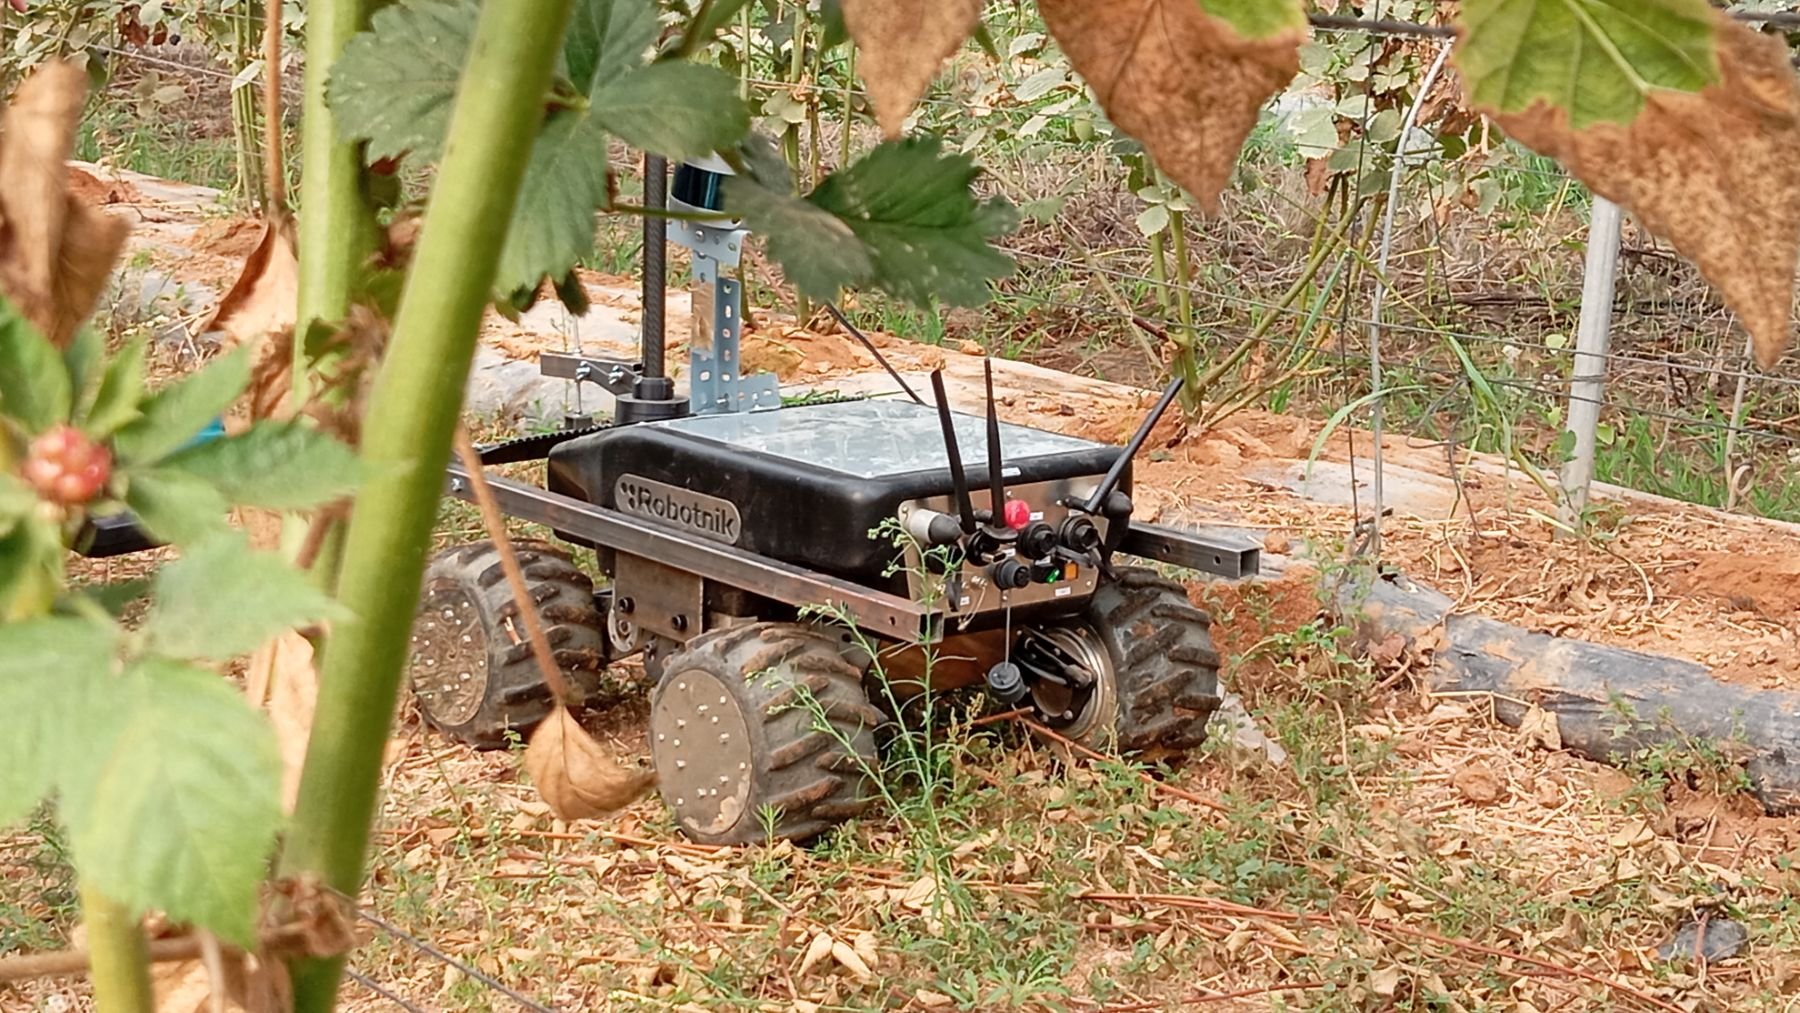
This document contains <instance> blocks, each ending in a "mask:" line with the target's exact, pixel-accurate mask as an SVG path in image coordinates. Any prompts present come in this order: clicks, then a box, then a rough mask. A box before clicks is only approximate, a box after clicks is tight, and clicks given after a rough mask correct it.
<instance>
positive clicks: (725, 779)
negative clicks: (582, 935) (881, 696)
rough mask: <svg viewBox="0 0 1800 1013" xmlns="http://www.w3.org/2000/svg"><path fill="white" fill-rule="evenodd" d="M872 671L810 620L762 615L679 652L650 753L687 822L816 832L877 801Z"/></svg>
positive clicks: (877, 716) (654, 699)
mask: <svg viewBox="0 0 1800 1013" xmlns="http://www.w3.org/2000/svg"><path fill="white" fill-rule="evenodd" d="M862 676H863V672H862V669H861V668H859V667H858V666H856V665H854V664H852V663H851V662H850V661H847V660H846V659H845V657H844V654H843V650H842V645H841V644H840V642H839V641H838V640H836V639H834V638H832V637H829V636H826V635H824V634H822V633H820V632H818V631H816V630H814V629H812V628H811V627H808V626H802V625H797V624H793V623H755V624H752V625H748V626H736V627H730V628H726V629H722V630H716V631H713V632H710V633H706V634H702V635H701V636H698V637H696V638H694V639H693V640H691V641H689V642H688V643H687V645H686V646H685V647H683V648H682V649H681V650H679V651H677V652H676V653H674V654H673V655H671V656H670V657H669V658H668V660H667V661H666V662H665V663H664V665H663V671H662V674H661V677H660V678H659V679H658V680H657V683H656V688H655V689H654V690H653V691H652V693H651V698H650V755H651V758H652V760H653V761H654V762H655V764H656V772H657V777H658V780H659V781H660V783H661V788H662V794H663V798H664V800H665V801H666V802H667V803H668V805H669V808H670V810H671V811H672V812H673V813H674V815H675V821H676V823H677V824H678V825H679V826H680V828H681V831H682V832H683V833H684V834H686V835H687V836H688V837H689V838H691V839H693V840H696V841H699V842H701V843H704V844H750V843H754V842H757V841H761V840H765V839H767V838H770V837H774V838H786V839H790V840H806V839H809V838H812V837H816V836H817V835H819V834H820V833H822V832H824V831H825V830H827V829H829V828H830V827H831V826H833V825H835V824H837V823H839V822H842V821H844V820H847V819H850V818H852V817H855V816H858V815H861V814H862V813H863V812H864V811H866V810H867V809H868V807H869V806H870V804H871V799H870V797H869V791H868V782H869V773H870V772H871V771H873V770H874V769H875V764H876V762H877V760H876V755H875V729H876V726H878V725H880V724H881V723H882V722H883V721H884V720H885V718H884V716H883V715H882V713H881V712H880V711H878V710H876V709H875V708H874V707H873V706H871V705H870V704H869V701H868V698H867V696H866V695H865V693H864V690H863V686H862Z"/></svg>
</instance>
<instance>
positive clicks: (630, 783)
mask: <svg viewBox="0 0 1800 1013" xmlns="http://www.w3.org/2000/svg"><path fill="white" fill-rule="evenodd" d="M525 771H526V773H528V774H530V775H531V782H532V783H533V784H535V785H537V789H538V793H539V794H540V795H542V796H543V799H544V801H545V802H547V803H549V805H550V810H551V811H552V812H554V813H556V816H557V818H558V819H564V820H584V819H592V818H594V817H597V816H604V815H606V814H607V813H611V812H617V811H618V810H620V809H623V808H625V807H626V806H628V805H630V804H631V803H633V802H635V801H637V800H638V799H640V798H642V797H643V795H644V793H645V792H647V791H649V790H650V787H651V786H652V785H653V784H655V783H656V775H655V774H653V773H651V772H650V771H648V770H638V769H635V768H631V767H626V766H623V765H621V764H620V763H619V762H618V761H617V760H615V759H613V757H612V756H611V755H610V754H608V753H607V752H606V750H605V749H603V748H601V746H600V743H598V742H595V741H594V738H593V736H591V735H589V734H588V733H587V730H586V729H584V728H582V727H581V724H580V722H578V721H576V720H575V716H574V715H573V714H570V713H569V710H568V708H566V707H558V708H557V709H556V711H555V713H553V714H551V715H550V716H549V717H548V718H545V719H544V723H543V724H541V725H539V726H538V727H537V730H536V731H534V732H532V733H531V742H530V744H529V745H527V746H526V747H525Z"/></svg>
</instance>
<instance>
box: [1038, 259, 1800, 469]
mask: <svg viewBox="0 0 1800 1013" xmlns="http://www.w3.org/2000/svg"><path fill="white" fill-rule="evenodd" d="M1009 252H1012V253H1013V255H1015V256H1027V257H1028V256H1031V254H1029V253H1023V252H1019V251H1009ZM1134 277H1135V276H1134ZM1144 280H1145V281H1150V280H1151V279H1148V278H1146V279H1144ZM1007 298H1009V299H1015V300H1019V301H1021V302H1028V303H1031V304H1033V305H1038V306H1049V307H1054V308H1057V309H1065V310H1069V311H1072V312H1077V313H1081V314H1083V315H1087V316H1104V317H1110V318H1113V319H1117V320H1119V321H1121V322H1124V323H1127V324H1129V323H1130V321H1131V320H1132V319H1134V318H1135V319H1139V320H1144V321H1147V322H1148V323H1151V324H1154V325H1156V326H1158V327H1162V328H1165V329H1167V328H1174V327H1182V326H1184V325H1183V324H1182V322H1181V321H1179V320H1171V319H1169V318H1167V317H1158V316H1152V315H1149V314H1145V313H1137V312H1130V313H1127V312H1123V311H1120V310H1118V309H1115V308H1113V307H1111V306H1108V305H1105V304H1103V303H1078V302H1070V301H1068V300H1063V299H1054V298H1050V297H1046V296H1038V295H1033V294H1031V293H1023V292H1014V293H1008V295H1007ZM1271 308H1272V309H1273V310H1275V311H1277V312H1284V313H1291V314H1293V315H1294V316H1297V317H1305V316H1306V315H1307V313H1306V311H1305V310H1298V309H1294V308H1292V307H1280V306H1271ZM1348 323H1349V324H1351V325H1356V326H1366V325H1367V324H1368V321H1367V320H1362V319H1359V318H1355V317H1352V318H1350V319H1349V321H1348ZM1390 326H1391V325H1390ZM1440 336H1445V335H1440ZM1447 336H1452V337H1454V335H1447ZM1263 342H1264V343H1265V344H1267V345H1268V346H1270V347H1273V348H1278V349H1282V350H1286V351H1299V350H1302V349H1307V348H1312V347H1313V345H1312V343H1311V342H1307V341H1302V340H1300V339H1297V338H1278V337H1273V336H1270V337H1265V338H1264V339H1263ZM1317 354H1319V355H1320V356H1322V357H1324V358H1326V359H1329V360H1332V361H1336V362H1339V363H1341V364H1344V365H1346V366H1365V367H1366V366H1367V365H1368V362H1369V359H1368V356H1366V355H1351V354H1348V353H1344V354H1339V353H1335V352H1332V351H1330V350H1329V349H1324V348H1320V349H1318V350H1317ZM1407 368H1408V369H1412V370H1417V371H1418V372H1421V373H1427V374H1430V375H1432V376H1439V377H1444V378H1446V379H1450V380H1454V381H1456V382H1458V383H1465V382H1467V380H1468V375H1467V374H1466V373H1464V372H1463V371H1462V370H1460V369H1452V368H1448V367H1444V366H1434V365H1429V364H1424V363H1418V362H1413V363H1409V364H1408V366H1407ZM1485 379H1486V381H1487V383H1488V384H1489V385H1490V386H1493V387H1498V388H1503V389H1507V390H1516V391H1520V392H1523V393H1528V394H1539V395H1544V396H1546V397H1554V398H1557V399H1559V400H1569V397H1568V392H1567V391H1565V390H1560V389H1557V388H1554V387H1548V386H1542V385H1539V384H1534V383H1530V382H1528V381H1525V380H1522V379H1518V378H1514V377H1493V376H1489V377H1486V378H1485ZM1576 400H1582V399H1581V398H1579V397H1578V398H1576ZM1589 400H1591V399H1589ZM1592 403H1595V404H1599V405H1601V406H1602V407H1609V408H1628V409H1629V410H1630V411H1632V412H1636V413H1638V414H1641V415H1645V416H1648V417H1650V418H1655V419H1659V420H1662V421H1666V422H1671V423H1675V424H1680V425H1689V426H1694V427H1696V428H1700V429H1711V430H1716V431H1718V432H1721V433H1729V432H1736V433H1737V434H1738V435H1740V436H1744V437H1748V438H1751V439H1760V440H1768V441H1772V442H1777V443H1785V444H1790V445H1793V446H1800V434H1796V433H1782V432H1774V431H1771V430H1767V429H1756V428H1751V427H1747V426H1733V425H1731V424H1729V423H1724V422H1719V421H1716V420H1713V419H1708V418H1703V417H1700V416H1697V415H1683V414H1680V413H1677V412H1670V411H1665V410H1663V409H1659V408H1652V407H1649V406H1643V405H1630V406H1626V405H1620V404H1617V403H1615V402H1609V401H1594V402H1592Z"/></svg>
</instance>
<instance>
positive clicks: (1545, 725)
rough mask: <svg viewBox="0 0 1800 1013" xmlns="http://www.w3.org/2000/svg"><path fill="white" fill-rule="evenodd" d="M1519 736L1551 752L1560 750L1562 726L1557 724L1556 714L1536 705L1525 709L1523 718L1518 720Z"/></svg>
mask: <svg viewBox="0 0 1800 1013" xmlns="http://www.w3.org/2000/svg"><path fill="white" fill-rule="evenodd" d="M1519 734H1521V735H1523V736H1525V738H1526V740H1528V741H1529V742H1531V743H1532V744H1533V745H1536V746H1542V747H1543V748H1545V749H1548V750H1550V751H1551V752H1555V751H1556V750H1558V749H1561V748H1562V726H1561V725H1559V724H1557V721H1556V714H1555V713H1554V712H1551V711H1547V710H1545V709H1543V708H1542V707H1539V706H1538V705H1537V704H1532V705H1531V706H1530V707H1528V708H1526V710H1525V716H1524V717H1523V718H1521V719H1520V720H1519Z"/></svg>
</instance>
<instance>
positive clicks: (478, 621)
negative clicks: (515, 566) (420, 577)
mask: <svg viewBox="0 0 1800 1013" xmlns="http://www.w3.org/2000/svg"><path fill="white" fill-rule="evenodd" d="M517 554H518V559H519V566H520V567H521V568H522V569H523V570H524V571H525V583H526V587H527V589H528V590H529V591H530V592H531V598H532V600H533V601H534V602H536V603H537V609H538V614H539V616H540V617H542V619H543V621H544V627H545V634H546V635H547V637H548V638H549V640H550V644H551V647H552V649H553V650H554V651H555V654H556V661H557V664H558V665H559V666H560V667H561V668H562V671H563V675H564V676H565V677H566V678H568V680H569V682H570V684H571V685H572V686H573V687H574V688H575V689H576V691H577V692H578V693H580V694H582V695H583V696H584V697H586V696H591V695H592V694H593V693H594V692H595V691H596V690H597V689H598V687H599V683H600V671H601V670H602V669H603V668H605V667H606V661H607V650H606V635H605V633H604V632H602V620H601V617H600V612H599V610H598V609H596V608H595V607H594V584H593V581H592V580H590V579H589V578H588V576H587V575H586V574H584V573H582V572H581V570H580V569H579V568H578V567H576V565H575V564H574V562H573V561H572V560H570V559H569V557H568V556H567V555H564V554H563V553H562V552H560V551H558V550H557V549H555V548H552V547H551V546H549V545H544V544H541V543H530V542H522V543H520V544H519V545H518V546H517ZM518 616H519V609H518V605H517V603H515V602H514V601H513V594H512V588H511V586H510V585H508V583H507V581H506V574H505V572H504V571H503V570H502V569H501V568H500V553H499V550H498V549H496V548H495V547H494V544H493V543H492V542H479V543H476V544H473V545H464V546H458V547H455V548H451V549H448V550H446V551H444V552H443V553H441V554H440V555H438V556H437V558H435V559H433V560H432V561H431V565H430V566H429V567H428V568H427V569H426V571H425V586H424V589H423V593H422V594H421V596H420V599H419V611H418V614H417V616H416V617H415V618H414V620H413V629H412V643H411V654H410V659H409V666H408V667H409V669H410V672H409V674H410V676H411V682H412V695H413V701H414V703H415V704H416V705H417V706H418V708H419V713H420V715H421V716H423V717H424V719H425V721H426V723H428V724H430V725H431V726H432V727H434V728H436V729H438V730H439V731H441V732H443V733H445V734H446V735H449V736H450V737H451V738H454V739H457V740H459V741H461V742H464V743H466V744H468V745H471V746H475V747H476V748H478V749H499V748H502V747H504V746H506V745H507V742H508V738H509V733H512V734H516V735H520V736H524V735H529V734H530V732H531V730H532V729H533V728H535V727H537V725H538V723H539V722H541V721H543V720H544V718H545V717H546V716H548V715H549V713H550V708H551V706H552V700H551V696H550V687H548V686H546V685H545V684H544V679H543V675H542V674H541V673H540V672H539V670H538V667H537V662H536V661H535V660H534V659H533V658H532V656H531V644H530V642H529V641H528V640H527V639H526V636H525V626H524V624H523V623H521V622H520V621H519V618H518Z"/></svg>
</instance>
